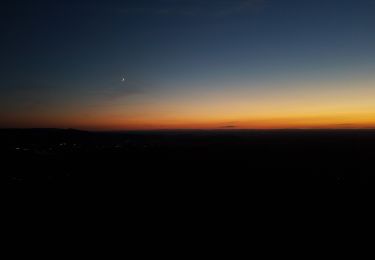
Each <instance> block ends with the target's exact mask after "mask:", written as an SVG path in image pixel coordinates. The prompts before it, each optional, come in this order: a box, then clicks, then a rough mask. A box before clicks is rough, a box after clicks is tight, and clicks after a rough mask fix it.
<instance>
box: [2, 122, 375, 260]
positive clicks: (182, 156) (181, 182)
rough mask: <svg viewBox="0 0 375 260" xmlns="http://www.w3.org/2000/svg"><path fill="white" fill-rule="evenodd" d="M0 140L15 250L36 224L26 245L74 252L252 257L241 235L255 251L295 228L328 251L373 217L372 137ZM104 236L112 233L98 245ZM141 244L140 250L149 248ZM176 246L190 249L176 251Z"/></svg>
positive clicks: (56, 133)
mask: <svg viewBox="0 0 375 260" xmlns="http://www.w3.org/2000/svg"><path fill="white" fill-rule="evenodd" d="M0 140H1V146H0V147H1V164H2V165H1V166H2V167H1V169H2V170H1V181H2V187H3V188H4V187H5V189H2V190H5V191H6V196H5V201H7V202H9V205H10V207H7V208H6V209H4V208H3V209H4V212H5V213H6V215H7V216H8V215H9V217H8V220H9V221H3V223H5V224H6V225H7V226H8V227H9V228H11V230H12V232H11V234H13V235H14V236H15V237H16V240H15V241H16V242H15V244H16V245H18V244H19V242H18V241H19V239H20V237H21V236H20V235H19V234H20V233H17V232H14V228H15V227H17V229H20V230H22V232H24V230H28V228H29V227H33V229H32V231H31V232H29V234H30V236H31V237H30V238H27V239H26V243H29V242H30V241H33V240H34V239H35V238H34V234H39V233H40V227H41V226H42V227H45V228H46V229H47V230H48V233H47V234H48V235H46V238H47V240H48V238H50V237H55V236H58V237H61V234H65V235H66V236H67V237H68V238H67V239H66V240H65V241H72V240H75V239H76V240H78V243H77V244H78V245H81V241H82V240H81V239H80V236H77V235H76V234H77V233H79V232H80V230H81V232H82V234H84V237H85V239H84V241H91V240H90V237H91V239H92V240H97V239H99V240H97V241H101V242H100V243H99V244H100V245H102V241H103V240H108V238H112V239H113V240H115V241H117V242H115V243H120V242H119V241H121V240H118V239H117V236H113V234H110V235H109V234H108V233H107V232H109V231H110V232H114V233H116V232H118V234H117V235H118V236H119V237H127V238H130V241H132V243H133V244H137V241H144V240H149V241H150V243H151V244H154V245H156V244H157V243H161V244H162V245H163V247H160V246H155V247H154V249H153V250H160V249H162V248H164V247H166V248H167V251H168V252H170V249H171V248H172V246H171V245H172V244H173V248H176V250H180V251H179V252H180V254H181V252H191V245H192V243H193V244H194V243H198V244H200V245H202V247H203V248H206V249H207V243H209V242H210V243H213V244H216V243H219V242H220V241H221V243H223V241H228V242H225V243H224V245H225V246H228V243H229V244H230V243H233V244H234V245H235V246H236V247H237V246H238V245H244V246H245V248H247V247H248V245H249V244H252V243H248V242H247V240H244V239H243V238H244V237H246V238H247V237H248V236H251V235H252V236H253V237H254V238H255V239H256V241H258V243H262V241H268V240H269V239H270V238H275V235H277V234H278V235H277V236H276V241H278V242H277V243H280V242H279V241H285V234H290V233H291V226H294V227H295V228H296V230H297V233H295V234H296V235H295V237H296V238H297V239H296V240H299V238H300V237H301V236H308V237H311V234H314V233H316V234H317V235H318V236H319V239H318V240H316V241H322V239H323V240H324V239H326V240H327V245H330V244H331V242H332V241H336V238H331V237H330V236H329V231H330V230H331V232H332V234H335V236H339V237H340V236H341V234H346V233H347V232H348V230H350V229H349V228H348V223H351V222H353V220H352V219H351V218H350V217H349V216H351V215H353V214H355V215H357V216H358V218H359V220H358V221H354V224H355V226H356V227H357V226H358V225H359V224H361V223H362V222H363V221H364V219H365V216H371V215H369V214H368V212H370V211H372V208H373V207H372V204H373V202H372V201H371V198H372V196H368V195H372V193H373V190H374V187H375V173H374V168H375V166H374V159H375V149H374V147H375V132H374V131H364V130H363V131H263V132H262V131H216V132H214V131H190V132H184V131H173V132H172V131H169V132H122V133H94V132H84V131H76V130H58V129H44V130H36V129H34V130H1V131H0ZM332 213H333V214H332ZM369 218H371V217H369ZM370 222H373V219H371V221H370ZM9 223H13V224H9ZM35 223H39V224H35ZM321 223H324V225H325V226H328V227H329V228H323V227H324V226H322V224H321ZM52 227H53V228H52ZM56 228H57V229H58V231H56ZM366 229H367V226H366V227H364V229H363V230H366ZM256 230H258V232H256ZM361 230H362V229H361ZM100 232H104V233H106V234H107V235H105V236H103V235H100V236H99V238H98V234H99V233H100ZM110 232H109V233H110ZM254 232H255V233H254ZM270 232H272V234H274V235H272V236H270V235H269V234H271V233H270ZM26 233H27V232H26ZM73 234H74V235H73ZM146 234H147V235H146ZM322 234H324V235H322ZM163 236H167V237H169V240H162V239H161V238H162V237H163ZM335 236H333V237H335ZM178 237H179V238H184V239H185V240H186V243H181V242H180V240H178V239H176V238H178ZM208 237H209V238H210V239H208ZM213 239H214V240H213ZM215 239H216V240H215ZM189 241H190V242H189ZM197 241H200V242H197ZM230 241H232V242H230ZM302 242H303V240H301V243H302ZM51 243H53V241H51ZM171 243H172V244H171ZM267 243H268V242H267ZM111 244H113V242H111ZM133 244H131V245H130V244H129V242H126V243H125V242H124V243H122V242H121V247H122V246H124V245H127V246H129V245H130V248H133V247H134V246H133ZM61 245H63V247H64V249H63V250H62V251H64V250H65V242H64V243H61ZM140 245H141V246H140V248H139V250H138V253H139V252H142V253H144V252H149V251H150V250H146V249H145V247H144V246H143V245H145V244H144V242H141V243H140ZM182 245H185V246H186V247H187V248H186V249H178V248H180V247H179V246H182ZM252 245H254V244H252ZM292 245H293V246H292V247H293V250H294V248H295V246H294V245H295V244H294V242H293V244H292ZM311 245H313V246H314V248H313V250H315V245H316V244H315V243H314V244H311ZM255 247H257V246H255ZM44 248H45V246H44V243H43V250H44ZM134 248H138V247H134ZM220 248H221V247H213V248H212V250H213V251H212V252H221V249H220ZM88 250H89V251H92V250H93V248H92V247H89V249H88ZM271 251H272V250H271ZM310 251H311V250H309V251H306V252H308V253H309V252H310ZM59 252H60V251H59ZM125 252H127V251H126V250H125ZM152 252H156V251H152ZM233 252H236V250H234V251H233V250H229V255H231V256H232V255H233ZM266 252H268V251H266ZM107 253H108V252H107V251H106V252H105V254H106V255H107ZM220 254H221V253H220Z"/></svg>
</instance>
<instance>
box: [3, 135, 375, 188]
mask: <svg viewBox="0 0 375 260" xmlns="http://www.w3.org/2000/svg"><path fill="white" fill-rule="evenodd" d="M0 140H1V158H2V161H3V163H2V168H3V170H2V174H1V175H2V176H1V178H2V180H3V182H4V183H6V185H7V186H17V187H22V186H26V187H27V186H41V187H52V186H57V187H72V186H75V185H78V186H80V187H86V186H90V187H93V186H94V187H98V188H100V187H105V188H111V187H116V188H119V187H124V188H125V187H129V188H131V189H134V188H135V187H138V186H139V187H143V188H145V187H149V188H151V189H155V188H157V187H168V188H171V187H173V188H176V189H178V187H181V188H188V187H189V188H192V189H194V188H199V187H201V186H207V185H208V186H207V187H211V186H213V187H215V189H216V188H218V189H220V187H223V188H224V189H225V188H229V189H236V187H238V188H241V189H244V188H249V189H250V188H251V187H252V186H254V187H259V186H265V187H268V186H269V185H271V186H273V187H279V185H280V186H285V185H287V186H298V187H309V188H311V187H313V188H315V187H316V188H322V187H323V188H326V187H333V186H334V187H345V188H350V187H359V186H360V187H362V186H367V187H371V186H372V185H374V183H375V182H374V181H375V173H374V159H375V149H374V148H375V131H372V130H340V131H339V130H319V131H317V130H284V131H234V130H228V131H165V132H162V131H155V132H111V133H110V132H108V133H98V132H84V131H77V130H59V129H33V130H30V129H29V130H1V131H0Z"/></svg>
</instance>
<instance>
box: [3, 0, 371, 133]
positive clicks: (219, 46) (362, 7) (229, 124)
mask: <svg viewBox="0 0 375 260" xmlns="http://www.w3.org/2000/svg"><path fill="white" fill-rule="evenodd" d="M374 13H375V1H374V0H215V1H213V0H135V1H126V0H125V1H114V0H102V1H100V0H96V1H95V0H91V1H89V0H74V1H73V0H54V1H53V0H49V1H47V0H45V1H43V0H29V1H27V0H23V1H21V0H3V1H1V3H0V24H1V25H0V26H1V36H0V57H1V59H0V69H1V74H0V75H1V77H0V127H1V128H14V127H37V128H43V127H48V128H78V129H87V130H127V129H131V130H136V129H142V130H143V129H148V130H151V129H284V128H298V129H300V128H375V26H374V25H375V15H374Z"/></svg>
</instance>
